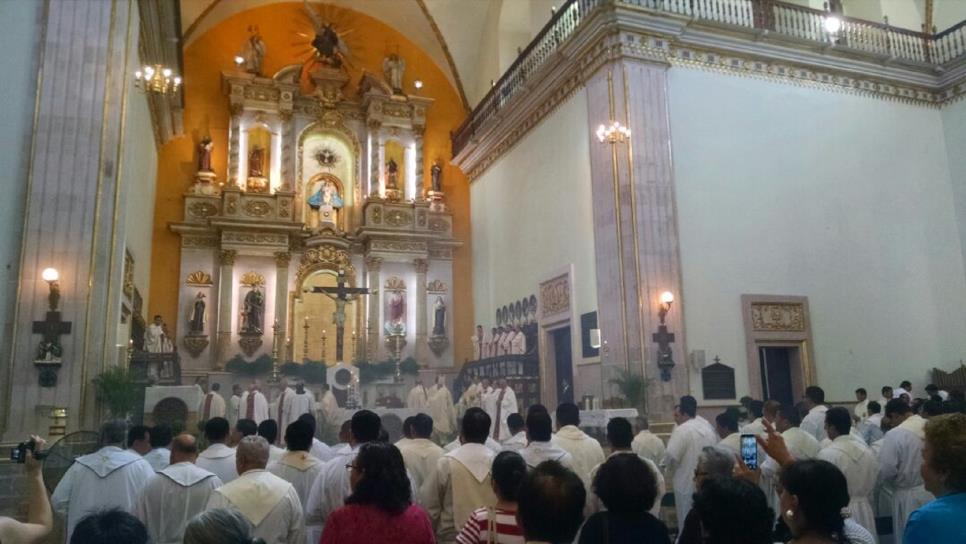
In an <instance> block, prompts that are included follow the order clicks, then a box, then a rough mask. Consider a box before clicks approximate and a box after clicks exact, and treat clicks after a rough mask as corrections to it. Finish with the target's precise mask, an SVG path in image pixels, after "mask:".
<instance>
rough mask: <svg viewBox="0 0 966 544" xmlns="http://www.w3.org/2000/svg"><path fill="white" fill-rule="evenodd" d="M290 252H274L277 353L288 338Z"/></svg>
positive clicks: (280, 351)
mask: <svg viewBox="0 0 966 544" xmlns="http://www.w3.org/2000/svg"><path fill="white" fill-rule="evenodd" d="M291 260H292V254H291V253H289V252H288V251H279V252H278V253H276V254H275V322H276V323H278V341H279V346H278V347H279V353H284V351H282V346H283V345H284V342H285V339H286V338H288V333H287V332H286V331H287V330H288V327H287V326H286V325H287V323H288V265H289V262H290V261H291Z"/></svg>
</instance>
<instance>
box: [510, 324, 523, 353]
mask: <svg viewBox="0 0 966 544" xmlns="http://www.w3.org/2000/svg"><path fill="white" fill-rule="evenodd" d="M513 330H514V331H515V334H514V335H513V337H512V338H511V339H510V354H511V355H524V354H526V352H527V335H525V334H523V331H522V330H520V327H513Z"/></svg>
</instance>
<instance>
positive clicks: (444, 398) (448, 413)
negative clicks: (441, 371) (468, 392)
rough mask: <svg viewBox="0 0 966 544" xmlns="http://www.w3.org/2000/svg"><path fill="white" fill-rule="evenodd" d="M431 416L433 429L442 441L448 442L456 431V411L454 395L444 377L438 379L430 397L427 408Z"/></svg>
mask: <svg viewBox="0 0 966 544" xmlns="http://www.w3.org/2000/svg"><path fill="white" fill-rule="evenodd" d="M427 409H428V411H429V415H430V416H431V417H432V418H433V427H434V432H435V433H436V436H437V437H438V439H439V440H440V441H443V440H448V439H449V437H451V436H453V433H454V432H455V431H456V409H455V408H454V406H453V395H452V393H450V390H449V388H448V387H446V383H445V382H443V380H442V377H440V376H437V377H436V384H435V385H434V386H433V390H432V391H431V393H430V396H429V405H428V406H427Z"/></svg>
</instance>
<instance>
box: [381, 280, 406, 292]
mask: <svg viewBox="0 0 966 544" xmlns="http://www.w3.org/2000/svg"><path fill="white" fill-rule="evenodd" d="M405 290H406V282H405V281H404V280H403V279H402V278H400V277H398V276H391V277H390V278H389V279H387V280H386V291H405Z"/></svg>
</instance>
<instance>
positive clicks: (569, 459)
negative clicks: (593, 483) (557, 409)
mask: <svg viewBox="0 0 966 544" xmlns="http://www.w3.org/2000/svg"><path fill="white" fill-rule="evenodd" d="M526 422H527V446H526V447H525V448H523V449H522V450H520V451H519V454H520V457H523V460H524V461H526V462H527V467H528V468H529V469H531V470H532V469H534V468H537V465H539V464H540V463H542V462H544V461H557V462H558V463H560V464H561V465H563V466H565V467H567V468H569V469H571V470H573V469H574V458H573V456H572V455H570V452H568V451H566V450H564V449H563V448H561V447H560V446H558V445H557V444H556V443H554V441H553V440H552V438H553V436H552V435H553V422H552V420H551V419H550V414H548V413H547V412H546V411H543V410H541V411H531V413H530V414H528V415H527V419H526ZM578 476H579V475H578ZM583 478H584V477H581V479H583Z"/></svg>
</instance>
